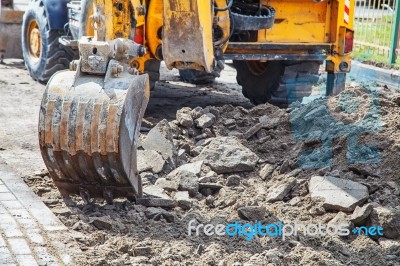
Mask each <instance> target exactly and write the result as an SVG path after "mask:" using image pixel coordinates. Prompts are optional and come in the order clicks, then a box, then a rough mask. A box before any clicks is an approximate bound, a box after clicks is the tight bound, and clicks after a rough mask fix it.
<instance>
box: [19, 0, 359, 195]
mask: <svg viewBox="0 0 400 266" xmlns="http://www.w3.org/2000/svg"><path fill="white" fill-rule="evenodd" d="M54 12H56V13H54ZM353 16H354V0H325V1H324V0H322V1H321V0H314V1H313V0H211V1H209V0H207V1H205V0H81V1H66V0H61V1H52V0H34V1H31V2H30V5H29V7H28V9H27V11H26V13H25V16H24V20H23V29H22V40H23V41H22V43H23V52H24V59H25V61H26V66H27V68H28V70H29V72H30V74H31V75H32V77H33V78H34V79H37V80H40V81H47V80H49V81H48V84H47V87H46V91H45V93H44V96H43V101H42V106H41V109H40V121H39V139H40V148H41V152H42V156H43V159H44V161H45V163H46V165H47V167H48V169H49V172H50V175H51V177H52V178H53V180H54V181H55V184H56V185H57V186H58V187H59V188H60V190H61V191H62V192H65V193H80V194H81V195H83V194H84V195H86V196H89V195H90V196H91V197H105V198H109V199H112V198H113V197H118V196H128V197H131V196H132V197H138V196H139V197H140V196H141V194H142V187H141V180H140V177H139V175H138V174H137V168H136V142H137V137H138V133H139V129H140V123H141V119H142V116H143V113H144V110H145V108H146V105H147V102H148V100H149V96H150V88H151V87H152V86H153V85H154V82H156V81H157V80H158V78H159V66H160V61H164V62H165V64H166V66H167V68H168V69H173V68H176V69H179V70H180V73H181V76H182V78H183V79H184V80H188V81H191V82H195V83H196V82H197V83H198V82H203V81H210V80H212V79H213V78H215V77H216V76H218V75H219V72H220V70H221V69H222V68H223V62H224V60H233V65H234V67H235V68H236V70H237V81H238V83H239V84H240V85H241V86H242V90H243V94H244V96H245V97H247V98H248V99H250V101H251V102H253V103H254V104H262V103H266V102H273V103H278V104H288V103H291V102H293V101H296V100H301V99H302V98H303V97H305V96H308V95H310V93H311V88H312V85H314V84H315V83H316V82H317V81H318V77H319V75H318V71H319V68H320V65H321V64H322V63H323V62H324V61H325V65H326V71H327V72H328V78H327V84H328V85H327V94H328V95H331V94H337V93H338V92H340V91H341V90H342V89H343V86H344V78H345V73H346V72H348V71H350V64H351V60H350V54H351V51H352V47H353ZM67 66H69V69H68V70H63V71H59V72H56V71H58V70H61V69H63V68H66V67H67ZM55 72H56V73H55ZM54 73H55V74H54ZM52 74H54V75H53V76H51V75H52ZM50 77H51V78H50Z"/></svg>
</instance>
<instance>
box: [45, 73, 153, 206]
mask: <svg viewBox="0 0 400 266" xmlns="http://www.w3.org/2000/svg"><path fill="white" fill-rule="evenodd" d="M148 100H149V78H148V75H140V76H137V75H131V74H129V73H127V72H122V73H118V75H117V76H113V77H112V76H111V75H106V77H104V76H95V75H87V74H84V73H81V72H79V71H78V72H76V71H61V72H58V73H56V74H55V75H54V76H53V77H52V78H51V80H50V81H49V83H48V85H47V87H46V91H45V93H44V95H43V100H42V104H41V108H40V116H39V143H40V150H41V153H42V157H43V160H44V162H45V164H46V166H47V168H48V170H49V174H50V176H51V178H52V179H53V181H54V183H55V185H56V186H57V187H58V188H59V190H60V192H61V193H62V194H63V195H65V196H67V195H69V194H80V195H82V194H85V195H87V196H88V195H89V196H88V197H96V198H97V197H100V198H105V199H109V200H110V199H111V200H112V199H113V198H116V197H128V198H129V197H141V195H142V184H141V180H140V177H139V175H138V173H137V165H136V164H137V160H136V144H137V138H138V134H139V131H140V124H141V120H142V117H143V114H144V111H145V109H146V106H147V103H148Z"/></svg>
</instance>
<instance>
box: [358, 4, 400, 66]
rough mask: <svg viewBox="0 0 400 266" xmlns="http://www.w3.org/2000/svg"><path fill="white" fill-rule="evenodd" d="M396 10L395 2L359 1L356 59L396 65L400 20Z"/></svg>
mask: <svg viewBox="0 0 400 266" xmlns="http://www.w3.org/2000/svg"><path fill="white" fill-rule="evenodd" d="M396 6H398V3H396V0H356V9H355V19H354V30H355V40H354V44H355V47H354V51H355V55H356V57H362V58H366V59H373V60H374V59H375V60H376V61H383V60H384V61H386V62H385V63H389V64H393V63H395V60H396V54H397V47H399V46H398V45H397V44H398V24H399V18H400V15H396V12H397V13H398V11H399V9H398V8H396Z"/></svg>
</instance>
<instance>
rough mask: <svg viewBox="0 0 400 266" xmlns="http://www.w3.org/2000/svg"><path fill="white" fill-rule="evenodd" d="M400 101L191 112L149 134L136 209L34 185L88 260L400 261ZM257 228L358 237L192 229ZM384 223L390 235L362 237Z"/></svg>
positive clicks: (357, 95) (369, 96)
mask: <svg viewBox="0 0 400 266" xmlns="http://www.w3.org/2000/svg"><path fill="white" fill-rule="evenodd" d="M399 105H400V94H399V93H395V92H392V91H389V90H388V89H385V88H383V87H381V88H374V89H372V88H370V87H368V86H363V85H359V84H355V83H354V84H348V88H347V89H346V91H344V92H343V93H341V94H340V95H338V96H336V97H334V98H330V99H327V98H324V97H322V98H318V99H315V100H314V101H311V102H310V103H308V104H300V103H294V104H292V105H291V106H290V107H289V108H287V109H280V108H278V107H276V106H273V105H270V104H265V105H260V106H256V107H254V108H251V109H245V108H243V107H234V106H231V105H224V106H222V107H213V106H208V107H204V108H201V107H197V108H194V109H191V108H182V109H180V110H178V112H177V115H176V120H173V121H167V120H163V121H160V122H159V123H158V124H157V125H155V126H154V127H153V128H152V129H151V130H150V131H149V132H148V133H145V134H142V136H141V139H140V142H139V145H138V146H139V147H138V148H139V152H138V155H139V165H138V168H139V171H140V176H141V177H142V179H143V183H144V192H145V196H144V198H142V199H138V200H137V202H130V201H127V200H125V199H118V200H115V201H114V202H113V204H112V205H109V204H107V203H106V202H104V201H101V200H93V202H92V203H90V204H85V203H84V201H83V200H82V199H81V198H79V197H75V196H71V198H70V199H63V198H62V197H61V195H60V194H59V192H58V190H57V189H56V188H55V187H54V185H53V184H52V181H51V179H50V178H49V177H48V176H47V173H45V172H44V173H42V174H40V175H37V176H27V177H25V178H24V180H25V181H26V182H27V184H28V185H29V186H31V187H32V189H33V190H34V192H35V193H37V194H38V195H39V196H41V197H42V199H43V201H44V202H45V203H46V204H47V205H48V206H49V207H50V208H51V209H52V211H53V212H54V213H55V214H56V215H57V216H58V217H59V218H60V219H61V221H62V222H63V223H64V224H65V225H66V226H68V227H69V228H71V229H72V231H73V236H74V238H75V240H76V241H77V242H78V243H79V245H80V247H81V249H82V251H83V253H82V255H81V256H80V257H79V258H78V261H77V264H82V265H84V264H85V265H87V264H90V265H193V264H194V263H195V264H197V265H221V266H222V265H236V266H239V265H398V261H400V229H399V228H400V208H399V206H400V198H399V195H400V183H399V177H398V172H399V170H400V169H399V168H400V164H399V163H398V162H399V161H400V131H399V130H398V129H399V128H400V119H399V116H400V107H399ZM332 187H333V188H332ZM257 221H261V222H262V224H269V223H274V224H279V222H282V223H284V224H285V223H290V224H294V223H296V222H297V223H301V224H304V225H309V224H320V225H325V226H326V225H328V224H344V225H346V228H347V229H348V230H349V231H350V234H349V235H347V236H330V235H324V236H322V235H318V234H317V235H316V234H313V235H310V234H306V233H305V232H299V233H298V234H297V235H292V236H288V237H286V239H282V237H280V236H266V237H260V236H254V237H253V238H252V239H251V240H246V234H244V235H241V236H232V237H231V236H228V235H216V234H214V235H211V236H208V235H206V234H205V233H204V231H201V232H200V233H199V235H196V231H195V230H194V231H193V230H192V231H191V230H190V228H189V224H192V225H193V226H194V227H195V226H197V225H199V224H204V225H205V224H207V223H210V224H213V225H217V224H224V225H227V224H229V223H235V222H238V223H241V224H246V223H251V224H252V223H256V222H257ZM373 225H375V226H378V225H380V226H381V227H383V236H375V237H370V236H366V235H365V234H360V235H359V234H358V233H351V232H352V230H353V229H355V230H354V232H360V230H359V229H360V228H362V226H373ZM361 231H362V230H361Z"/></svg>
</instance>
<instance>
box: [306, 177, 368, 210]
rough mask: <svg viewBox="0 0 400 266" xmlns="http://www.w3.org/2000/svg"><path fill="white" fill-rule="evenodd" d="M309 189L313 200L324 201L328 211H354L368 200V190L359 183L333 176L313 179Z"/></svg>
mask: <svg viewBox="0 0 400 266" xmlns="http://www.w3.org/2000/svg"><path fill="white" fill-rule="evenodd" d="M308 189H309V191H310V194H311V199H315V200H318V199H320V198H322V199H323V205H322V206H323V207H324V208H325V209H327V210H338V211H347V212H350V211H353V210H354V209H355V207H356V206H357V205H360V204H361V203H363V202H364V201H365V200H366V199H368V197H369V194H368V188H367V187H366V186H364V185H362V184H359V183H357V182H354V181H351V180H346V179H340V178H336V177H331V176H324V177H322V176H313V177H311V180H310V183H309V186H308Z"/></svg>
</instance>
